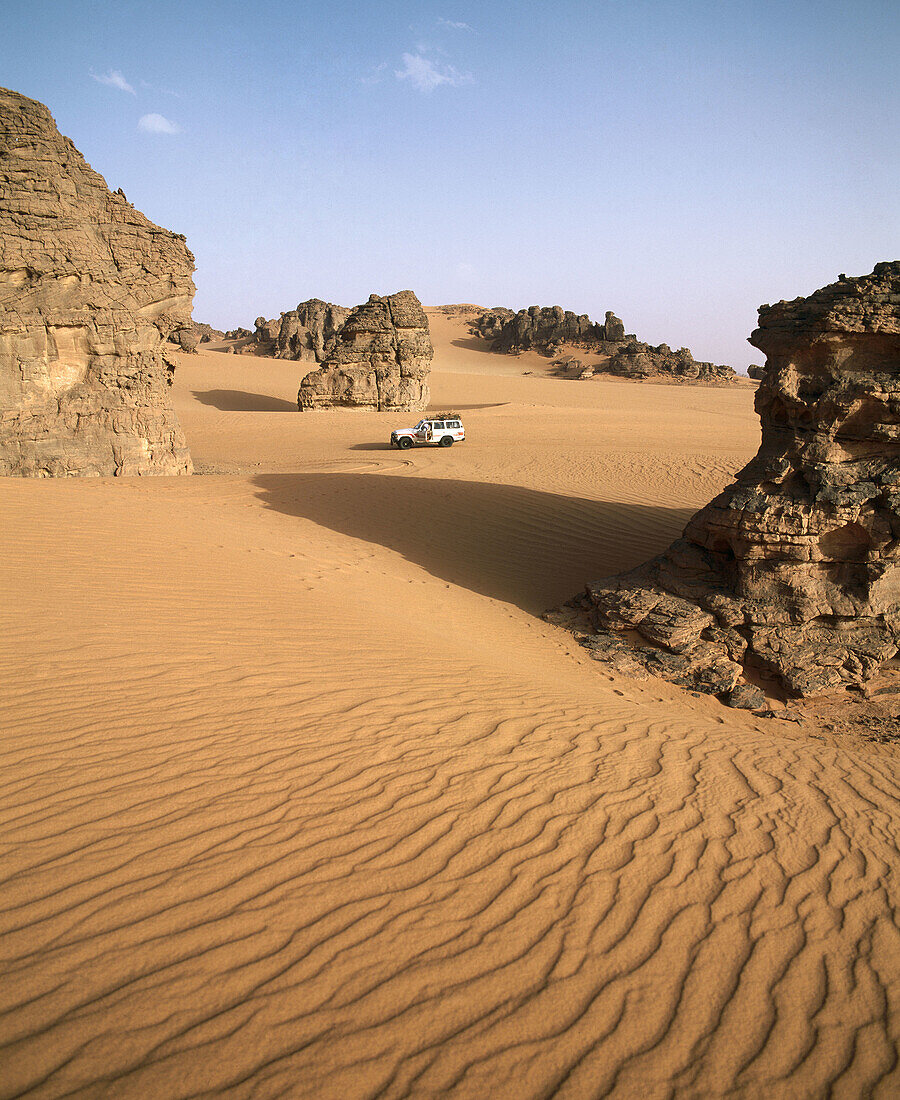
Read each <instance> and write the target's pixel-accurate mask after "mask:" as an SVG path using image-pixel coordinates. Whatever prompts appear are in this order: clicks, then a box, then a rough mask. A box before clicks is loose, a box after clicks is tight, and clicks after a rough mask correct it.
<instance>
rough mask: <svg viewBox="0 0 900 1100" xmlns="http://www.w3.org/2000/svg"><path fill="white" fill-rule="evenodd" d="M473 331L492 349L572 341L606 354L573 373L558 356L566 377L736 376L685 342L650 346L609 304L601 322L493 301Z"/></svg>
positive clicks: (549, 347)
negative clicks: (699, 358) (698, 357)
mask: <svg viewBox="0 0 900 1100" xmlns="http://www.w3.org/2000/svg"><path fill="white" fill-rule="evenodd" d="M469 331H470V332H471V333H472V335H473V336H480V337H482V339H485V340H490V341H491V351H497V352H505V353H507V354H511V355H516V354H518V353H519V352H522V351H528V350H530V349H532V348H533V349H535V350H537V351H540V352H542V353H543V354H545V355H551V356H552V355H556V354H557V353H558V352H559V350H560V348H561V346H562V345H563V344H571V345H576V346H578V347H581V348H584V349H586V350H588V351H590V352H593V353H594V354H597V355H601V356H603V357H604V359H603V361H602V362H600V363H594V364H592V365H591V366H590V367H589V368H587V369H586V370H581V371H579V372H578V373H577V374H576V373H573V371H572V369H571V366H570V364H569V359H568V358H567V357H564V358H563V359H562V360H560V361H558V363H557V366H558V368H559V371H558V373H559V374H560V375H561V376H562V377H567V378H574V377H577V378H582V379H585V378H593V377H595V376H596V375H598V374H615V375H618V376H619V377H621V378H632V379H639V380H642V379H647V378H658V379H663V380H665V381H671V382H702V383H706V384H713V385H718V384H722V383H730V382H734V381H736V380H737V375H736V374H735V372H734V370H733V368H731V367H728V366H717V365H716V364H714V363H705V362H704V363H700V362H697V361H696V360H695V359H694V357H693V355H691V353H690V351H689V350H688V349H687V348H680V349H679V350H678V351H672V350H671V348H669V347H668V345H667V344H660V345H659V346H657V347H652V346H651V345H650V344H645V343H642V342H640V341H638V340H636V339H635V338H634V336H631V335H628V334H626V332H625V325H624V323H623V322H622V320H621V319H620V318H619V317H617V316H616V315H615V314H614V313H613V312H612V310H607V311H606V320H605V321H604V323H603V324H602V325H599V324H595V323H594V322H593V321H592V320H591V319H590V317H588V315H587V314H581V315H576V314H574V313H571V312H569V311H568V310H563V309H562V308H561V307H560V306H549V307H541V306H530V307H529V308H528V309H520V310H519V312H518V313H513V311H512V310H510V309H503V308H502V307H500V306H495V307H494V308H493V309H489V310H486V311H485V312H483V313H482V314H480V315H479V316H478V317H475V318H473V319H472V321H471V322H470V323H469Z"/></svg>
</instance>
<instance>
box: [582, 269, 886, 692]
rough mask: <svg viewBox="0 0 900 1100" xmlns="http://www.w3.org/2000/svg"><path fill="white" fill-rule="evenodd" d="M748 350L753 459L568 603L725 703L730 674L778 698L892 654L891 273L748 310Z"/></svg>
mask: <svg viewBox="0 0 900 1100" xmlns="http://www.w3.org/2000/svg"><path fill="white" fill-rule="evenodd" d="M750 342H751V343H752V344H753V345H754V346H755V347H757V348H759V349H760V350H761V351H763V352H764V353H765V354H766V356H767V362H766V369H765V373H764V375H763V378H762V381H761V382H760V385H759V388H758V389H757V392H756V411H757V413H758V414H759V417H760V420H761V422H762V443H761V445H760V449H759V452H758V454H757V455H756V457H755V458H754V459H753V460H752V461H751V462H749V463H748V464H747V465H746V466H745V467H744V469H743V470H741V472H740V473H739V474H738V475H737V478H736V480H735V483H734V484H733V485H731V486H730V487H729V488H727V489H726V490H725V491H724V492H723V493H721V494H720V495H719V496H718V497H716V499H715V500H713V501H712V502H711V503H710V504H708V505H707V506H706V507H705V508H704V509H703V510H702V511H700V512H698V513H697V514H696V515H695V516H694V517H693V518H692V519H691V520H690V522H689V523H688V524H687V527H686V528H685V530H684V534H683V536H682V538H680V539H678V540H677V541H676V542H674V543H673V544H672V546H670V547H669V549H668V550H666V551H665V553H663V554H661V555H660V556H659V557H657V558H654V559H653V560H652V561H650V562H647V563H646V564H645V565H642V566H640V567H639V568H638V569H635V570H633V571H631V572H628V573H624V574H620V575H618V576H615V577H610V578H607V579H606V580H603V581H601V582H598V583H595V584H591V585H588V587H587V589H586V591H585V594H584V595H583V596H582V597H580V598H579V600H578V602H579V604H580V606H581V607H582V608H583V609H584V610H586V611H587V612H588V613H589V615H590V616H591V618H592V621H593V623H594V624H595V626H596V628H597V629H598V630H599V631H600V633H601V635H603V636H605V635H607V634H609V633H610V632H612V633H614V634H616V636H617V637H619V636H620V635H621V634H622V633H624V632H626V631H628V632H636V633H637V636H638V637H640V638H642V639H643V641H644V642H646V644H647V646H648V647H654V648H655V650H657V651H659V652H662V653H664V654H666V655H667V656H666V661H665V662H664V664H665V666H666V667H665V668H664V669H663V670H662V671H661V670H660V667H659V661H658V660H656V662H655V667H653V668H651V667H650V664H652V663H653V662H650V661H649V660H648V659H647V658H645V654H646V653H647V652H648V651H647V650H644V649H642V648H641V647H640V646H639V647H637V648H636V649H635V650H634V653H635V659H636V660H638V662H639V663H640V664H642V666H643V667H645V668H647V669H648V670H649V671H654V672H658V673H659V674H661V675H664V676H665V678H666V679H670V680H673V681H674V682H676V683H677V682H684V681H685V679H693V680H694V682H695V683H698V673H702V676H706V678H707V681H708V683H707V686H706V687H698V690H715V692H716V693H717V694H719V693H721V692H724V691H731V690H732V688H733V686H734V685H735V684H738V683H739V682H740V678H741V676H742V669H743V665H744V663H745V662H750V663H751V664H752V665H755V666H757V667H758V668H759V669H760V670H761V671H762V672H764V673H768V674H769V675H771V676H774V677H775V678H776V679H778V680H779V681H780V683H781V684H782V686H783V687H784V688H785V689H786V690H787V691H788V692H789V693H791V694H793V695H800V696H803V695H809V694H814V693H816V692H821V691H825V690H827V689H832V688H835V687H840V686H848V685H860V684H862V683H863V682H865V681H866V680H867V679H869V678H870V677H871V676H872V675H873V674H874V673H875V672H876V671H877V670H878V668H879V667H880V665H881V664H882V663H883V662H884V661H886V660H887V659H889V658H892V657H894V656H895V655H896V654H897V652H898V648H900V261H895V262H893V263H881V264H878V265H877V266H876V267H875V270H874V271H873V272H872V274H871V275H866V276H862V277H859V278H847V277H842V278H841V279H840V280H839V281H838V282H836V283H832V284H831V285H829V286H826V287H824V288H823V289H822V290H818V291H816V292H815V293H814V294H812V295H810V297H808V298H797V299H795V300H794V301H792V302H780V303H778V304H777V305H774V306H768V305H766V306H762V307H761V308H760V311H759V327H758V328H757V329H756V330H755V331H754V333H753V335H752V336H751V337H750ZM630 636H631V637H634V635H633V634H630ZM702 676H701V677H700V679H702ZM727 676H731V677H733V681H734V683H733V684H732V685H731V686H730V687H727V688H726V687H721V686H719V685H720V684H721V683H723V682H724V679H726V678H727Z"/></svg>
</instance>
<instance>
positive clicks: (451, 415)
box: [426, 412, 462, 420]
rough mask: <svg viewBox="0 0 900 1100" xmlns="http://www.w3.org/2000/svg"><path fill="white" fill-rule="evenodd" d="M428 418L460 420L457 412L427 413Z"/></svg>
mask: <svg viewBox="0 0 900 1100" xmlns="http://www.w3.org/2000/svg"><path fill="white" fill-rule="evenodd" d="M426 415H427V418H428V419H429V420H462V417H461V416H460V415H459V413H454V412H442V413H427V414H426Z"/></svg>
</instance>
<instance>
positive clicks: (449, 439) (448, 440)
mask: <svg viewBox="0 0 900 1100" xmlns="http://www.w3.org/2000/svg"><path fill="white" fill-rule="evenodd" d="M438 446H440V447H452V446H453V436H452V435H445V436H443V437H442V438H441V442H440V443H439V444H438Z"/></svg>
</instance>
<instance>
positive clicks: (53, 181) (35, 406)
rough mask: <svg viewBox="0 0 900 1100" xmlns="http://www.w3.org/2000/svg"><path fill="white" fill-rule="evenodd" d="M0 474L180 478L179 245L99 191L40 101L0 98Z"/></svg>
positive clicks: (184, 267) (187, 266) (185, 314)
mask: <svg viewBox="0 0 900 1100" xmlns="http://www.w3.org/2000/svg"><path fill="white" fill-rule="evenodd" d="M0 242H2V252H0V406H2V419H0V473H2V474H18V475H24V476H68V475H106V474H179V473H190V472H191V460H190V455H189V454H188V450H187V446H186V444H185V440H184V436H183V434H182V431H181V427H180V426H179V424H178V420H177V418H176V416H175V412H174V410H173V408H172V405H171V401H170V397H169V393H168V387H169V384H170V382H171V379H172V374H173V372H174V370H175V359H174V356H173V354H172V352H173V350H174V349H173V348H172V345H171V344H169V345H168V347H167V346H166V341H167V338H168V337H169V336H170V335H171V334H172V333H175V332H177V331H178V330H180V329H183V328H185V326H188V325H189V324H190V320H191V304H192V301H193V296H194V284H193V281H192V279H191V274H192V272H193V270H194V262H193V259H194V258H193V256H192V255H191V253H190V252H189V251H188V249H187V246H186V245H185V241H184V237H182V236H179V235H177V234H175V233H170V232H169V231H168V230H165V229H161V228H160V227H159V226H156V225H154V224H153V223H152V222H150V221H149V220H148V219H147V218H145V217H144V215H143V214H141V213H140V212H139V211H137V210H135V209H134V207H133V206H132V205H131V204H130V203H129V202H128V201H127V200H126V198H125V196H124V195H123V194H122V193H121V192H117V193H115V194H113V193H111V192H110V191H109V189H108V188H107V186H106V183H105V181H104V179H103V177H102V176H100V175H98V173H96V172H94V171H93V170H92V169H91V168H90V166H89V165H88V164H87V163H86V162H85V160H84V158H83V157H82V156H81V154H80V153H79V152H78V150H77V149H76V148H75V146H74V145H73V144H72V142H71V141H69V139H68V138H65V137H63V136H62V135H61V134H60V133H59V131H58V130H57V128H56V125H55V124H54V121H53V118H52V117H51V115H50V112H49V111H48V110H47V108H46V107H44V106H43V105H42V104H41V103H37V102H36V101H35V100H32V99H27V98H26V97H25V96H22V95H19V94H18V93H17V92H12V91H8V90H6V89H0Z"/></svg>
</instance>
